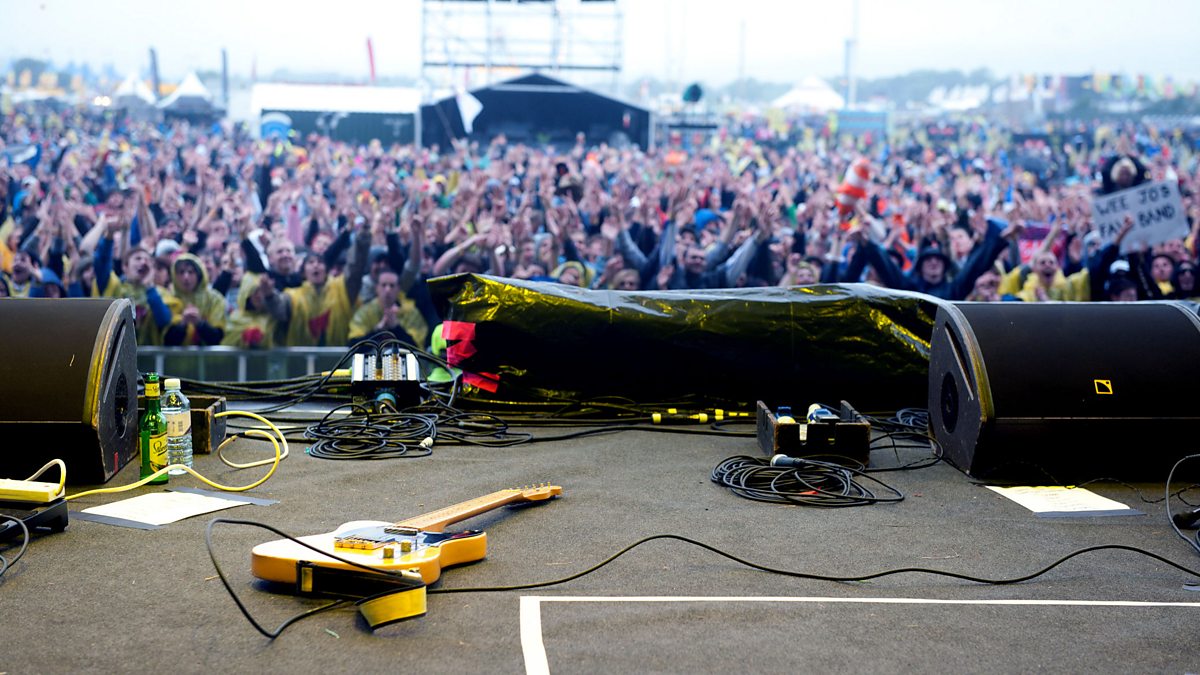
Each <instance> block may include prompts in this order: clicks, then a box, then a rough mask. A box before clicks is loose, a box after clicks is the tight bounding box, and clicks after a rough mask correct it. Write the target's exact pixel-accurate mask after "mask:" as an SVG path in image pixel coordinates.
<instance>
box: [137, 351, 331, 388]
mask: <svg viewBox="0 0 1200 675" xmlns="http://www.w3.org/2000/svg"><path fill="white" fill-rule="evenodd" d="M346 351H347V348H346V347H288V348H285V349H239V348H237V347H138V350H137V352H138V354H137V363H138V370H139V371H141V372H143V373H144V372H150V371H153V372H156V373H165V374H166V375H168V376H170V377H182V378H187V379H192V380H204V381H208V382H258V381H263V380H283V379H288V378H292V377H300V376H303V375H312V374H313V373H320V372H322V371H325V370H329V369H331V368H333V367H334V365H336V364H337V362H338V361H339V360H341V358H342V357H343V356H345V355H346Z"/></svg>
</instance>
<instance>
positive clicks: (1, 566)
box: [0, 513, 31, 577]
mask: <svg viewBox="0 0 1200 675" xmlns="http://www.w3.org/2000/svg"><path fill="white" fill-rule="evenodd" d="M0 518H3V519H5V520H11V521H13V522H14V523H16V524H17V525H18V526H19V527H20V528H21V548H20V550H18V551H17V555H15V556H13V559H12V560H9V559H8V558H6V557H5V556H4V555H2V554H0V577H3V576H4V573H5V572H7V571H8V568H9V567H12V566H13V565H15V564H17V561H18V560H20V559H21V556H23V555H25V550H26V549H28V548H29V540H30V537H31V535H30V534H29V527H28V526H27V525H25V521H24V520H21V519H20V518H17V517H16V516H10V515H8V514H7V513H0Z"/></svg>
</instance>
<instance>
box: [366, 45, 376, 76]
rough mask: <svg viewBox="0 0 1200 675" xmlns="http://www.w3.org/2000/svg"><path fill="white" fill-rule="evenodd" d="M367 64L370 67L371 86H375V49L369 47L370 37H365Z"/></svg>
mask: <svg viewBox="0 0 1200 675" xmlns="http://www.w3.org/2000/svg"><path fill="white" fill-rule="evenodd" d="M367 62H368V63H369V64H370V66H371V84H375V48H374V47H373V46H372V45H371V38H370V36H368V37H367Z"/></svg>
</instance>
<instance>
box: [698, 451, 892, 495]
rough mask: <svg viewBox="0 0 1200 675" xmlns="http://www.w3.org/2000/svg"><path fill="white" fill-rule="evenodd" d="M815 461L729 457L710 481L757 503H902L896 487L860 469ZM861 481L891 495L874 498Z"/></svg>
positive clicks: (873, 493)
mask: <svg viewBox="0 0 1200 675" xmlns="http://www.w3.org/2000/svg"><path fill="white" fill-rule="evenodd" d="M838 459H839V462H837V463H835V462H832V461H823V460H820V459H816V458H809V457H805V458H795V459H791V460H790V461H792V462H794V463H795V466H771V463H770V460H768V459H766V458H763V457H748V456H745V455H739V456H737V457H730V458H728V459H726V460H724V461H723V462H721V463H720V464H718V465H717V466H716V467H715V468H714V469H713V470H712V475H711V478H712V481H713V482H714V483H716V484H718V485H721V486H723V487H727V488H729V489H730V490H731V491H733V493H734V494H736V495H738V496H741V497H745V498H746V499H753V500H755V501H760V502H772V503H777V504H796V505H799V506H819V507H826V508H839V507H848V506H866V505H869V504H879V503H886V502H899V501H903V499H904V495H903V494H902V493H901V492H900V491H899V490H897V489H896V488H894V487H892V486H890V485H888V484H887V483H884V482H883V481H881V480H879V479H877V478H874V477H872V476H869V475H867V474H866V473H865V472H864V471H862V470H861V469H856V468H852V467H849V466H845V465H844V464H843V463H842V462H845V461H847V459H846V458H838ZM860 479H866V480H868V481H871V482H873V483H876V484H877V485H879V486H880V487H882V488H883V489H884V490H886V491H887V492H890V493H891V495H876V494H875V492H873V491H872V490H871V489H870V488H868V487H867V486H866V485H864V484H863V483H862V482H861V481H860Z"/></svg>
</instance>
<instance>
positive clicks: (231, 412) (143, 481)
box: [64, 410, 287, 500]
mask: <svg viewBox="0 0 1200 675" xmlns="http://www.w3.org/2000/svg"><path fill="white" fill-rule="evenodd" d="M227 415H242V416H245V417H249V418H251V419H254V420H258V421H259V422H262V423H263V424H265V425H267V427H269V428H270V429H271V431H273V432H275V433H276V434H278V436H279V438H278V439H276V437H275V436H272V435H271V434H268V433H267V432H265V431H262V430H260V429H251V430H250V431H248V432H247V434H250V433H253V434H255V435H258V436H262V437H265V438H267V439H269V440H270V441H271V444H272V445H274V446H275V459H274V461H273V462H272V463H271V470H270V471H268V472H267V475H265V476H263V477H262V478H259V479H258V480H256V481H254V482H253V483H251V484H249V485H245V486H242V487H233V486H229V485H221V484H220V483H215V482H213V481H211V480H209V479H207V478H205V477H204V476H202V475H200V474H199V473H196V472H195V471H194V470H192V467H190V466H184V465H183V464H172V465H170V466H164V467H163V468H161V469H159V470H158V471H155V472H154V473H152V474H150V475H149V476H146V477H145V478H143V479H141V480H139V481H137V482H136V483H130V484H129V485H121V486H119V487H111V488H98V489H96V490H87V491H85V492H77V493H75V494H73V495H67V496H66V497H64V499H67V500H71V499H78V498H79V497H83V496H86V495H98V494H109V493H113V492H126V491H128V490H132V489H133V488H136V487H141V486H143V485H145V484H146V483H149V482H150V481H152V480H154V479H155V478H158V477H159V476H161V475H163V474H164V473H167V472H168V471H170V470H172V469H183V470H184V471H186V472H188V473H190V474H192V475H193V476H195V477H196V478H199V479H200V480H201V481H202V482H204V483H206V484H208V485H211V486H212V487H215V488H217V489H218V490H224V491H226V492H245V491H246V490H250V489H253V488H256V487H258V486H259V485H262V484H263V483H265V482H266V481H267V479H268V478H270V477H271V475H272V474H274V473H275V469H277V468H278V467H279V463H280V462H281V461H283V458H284V456H286V454H287V438H285V437H284V435H283V433H281V432H280V431H279V428H278V427H276V426H275V425H274V424H272V423H271V422H270V420H268V419H266V418H265V417H262V416H261V415H256V414H255V413H252V412H246V411H244V410H226V411H224V412H219V413H217V415H216V416H217V417H225V416H227ZM280 442H282V443H283V448H282V451H281V450H280V445H279V444H280ZM64 471H65V469H64Z"/></svg>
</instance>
